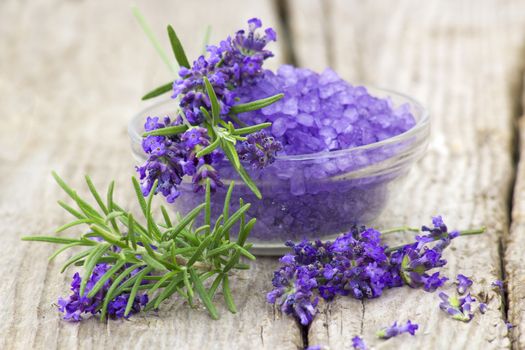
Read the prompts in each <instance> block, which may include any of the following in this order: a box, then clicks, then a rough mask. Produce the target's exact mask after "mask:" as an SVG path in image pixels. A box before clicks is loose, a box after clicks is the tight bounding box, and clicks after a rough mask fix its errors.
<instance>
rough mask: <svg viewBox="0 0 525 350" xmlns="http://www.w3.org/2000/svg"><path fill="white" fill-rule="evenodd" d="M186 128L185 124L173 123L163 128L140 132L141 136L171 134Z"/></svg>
mask: <svg viewBox="0 0 525 350" xmlns="http://www.w3.org/2000/svg"><path fill="white" fill-rule="evenodd" d="M186 130H188V126H187V125H175V126H167V127H165V128H160V129H155V130H151V131H148V132H145V133H143V134H142V137H146V136H172V135H177V134H180V133H183V132H185V131H186Z"/></svg>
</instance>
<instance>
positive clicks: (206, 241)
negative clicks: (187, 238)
mask: <svg viewBox="0 0 525 350" xmlns="http://www.w3.org/2000/svg"><path fill="white" fill-rule="evenodd" d="M212 239H213V236H208V237H206V238H205V239H204V240H203V241H202V242H201V244H200V245H199V248H197V250H196V251H195V253H193V255H192V256H191V258H190V259H189V260H188V262H187V263H186V266H192V265H193V264H194V263H195V262H196V261H197V260H198V259H199V258H200V257H201V255H202V252H203V251H204V249H206V248H207V247H208V244H209V243H210V242H211V240H212Z"/></svg>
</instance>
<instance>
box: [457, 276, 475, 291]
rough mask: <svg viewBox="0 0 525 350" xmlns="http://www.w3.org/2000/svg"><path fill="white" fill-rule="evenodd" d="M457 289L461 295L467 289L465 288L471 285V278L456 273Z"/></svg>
mask: <svg viewBox="0 0 525 350" xmlns="http://www.w3.org/2000/svg"><path fill="white" fill-rule="evenodd" d="M456 283H457V285H458V287H457V290H458V293H459V294H461V295H463V294H465V292H466V291H467V289H468V288H469V287H470V286H471V285H472V280H471V279H469V278H468V277H467V276H464V275H462V274H458V276H457V282H456Z"/></svg>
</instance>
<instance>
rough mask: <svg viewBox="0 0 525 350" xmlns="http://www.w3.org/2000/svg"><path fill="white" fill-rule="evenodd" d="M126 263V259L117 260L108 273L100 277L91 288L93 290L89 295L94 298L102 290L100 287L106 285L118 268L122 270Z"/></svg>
mask: <svg viewBox="0 0 525 350" xmlns="http://www.w3.org/2000/svg"><path fill="white" fill-rule="evenodd" d="M125 263H126V261H124V260H119V261H117V262H116V263H115V265H113V266H112V267H111V268H110V269H109V270H108V271H106V273H104V275H103V276H102V277H100V279H99V280H98V281H97V283H95V285H94V286H93V288H91V290H90V291H89V293H88V295H87V297H88V298H93V297H94V296H95V294H97V292H98V291H99V290H100V288H102V287H103V286H104V283H106V281H107V280H109V279H110V278H111V277H112V276H113V275H114V274H115V273H116V272H117V271H118V270H120V269H121V268H122V266H124V264H125Z"/></svg>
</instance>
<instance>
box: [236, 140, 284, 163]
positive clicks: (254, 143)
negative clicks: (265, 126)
mask: <svg viewBox="0 0 525 350" xmlns="http://www.w3.org/2000/svg"><path fill="white" fill-rule="evenodd" d="M281 150H282V145H281V143H280V142H277V141H276V140H275V139H274V138H273V137H271V136H267V135H266V133H265V132H264V131H259V132H256V133H253V134H250V135H248V138H247V140H246V141H243V142H241V143H239V144H238V146H237V153H238V154H239V158H240V159H241V160H243V161H247V162H249V163H250V164H251V165H252V167H253V168H256V169H262V168H264V167H266V166H267V165H268V164H271V163H273V162H274V161H275V155H276V153H277V152H279V151H281Z"/></svg>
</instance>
